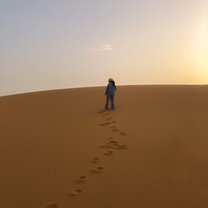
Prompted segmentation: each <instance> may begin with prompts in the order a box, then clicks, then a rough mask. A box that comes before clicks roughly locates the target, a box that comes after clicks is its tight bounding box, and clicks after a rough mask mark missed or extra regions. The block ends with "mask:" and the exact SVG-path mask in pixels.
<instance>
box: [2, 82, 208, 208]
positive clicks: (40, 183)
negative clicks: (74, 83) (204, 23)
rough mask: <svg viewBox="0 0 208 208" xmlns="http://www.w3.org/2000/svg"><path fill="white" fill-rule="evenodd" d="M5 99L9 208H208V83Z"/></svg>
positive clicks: (4, 159) (5, 176) (5, 189)
mask: <svg viewBox="0 0 208 208" xmlns="http://www.w3.org/2000/svg"><path fill="white" fill-rule="evenodd" d="M104 101H105V100H104V88H103V87H98V88H83V89H81V88H80V89H68V90H55V91H45V92H36V93H26V94H19V95H13V96H4V97H1V98H0V115H1V120H0V167H1V170H0V207H3V208H68V207H72V208H127V207H131V208H167V207H168V208H176V207H177V208H206V207H208V151H207V147H208V128H207V125H208V87H207V86H120V87H118V91H117V94H116V110H115V111H104V110H103V106H104Z"/></svg>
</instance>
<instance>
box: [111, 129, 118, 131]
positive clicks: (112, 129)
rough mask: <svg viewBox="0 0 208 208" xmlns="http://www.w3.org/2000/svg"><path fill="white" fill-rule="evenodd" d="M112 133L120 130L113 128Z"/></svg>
mask: <svg viewBox="0 0 208 208" xmlns="http://www.w3.org/2000/svg"><path fill="white" fill-rule="evenodd" d="M111 131H119V130H118V129H116V128H113V129H112V130H111Z"/></svg>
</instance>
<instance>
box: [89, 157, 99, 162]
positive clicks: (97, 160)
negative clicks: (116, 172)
mask: <svg viewBox="0 0 208 208" xmlns="http://www.w3.org/2000/svg"><path fill="white" fill-rule="evenodd" d="M91 162H92V163H99V162H100V158H99V157H95V158H93V159H92V160H91Z"/></svg>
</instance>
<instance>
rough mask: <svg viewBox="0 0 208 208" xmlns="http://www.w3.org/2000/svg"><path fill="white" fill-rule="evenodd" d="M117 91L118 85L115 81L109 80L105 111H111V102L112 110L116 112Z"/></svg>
mask: <svg viewBox="0 0 208 208" xmlns="http://www.w3.org/2000/svg"><path fill="white" fill-rule="evenodd" d="M115 91H116V85H115V81H114V80H113V79H112V78H109V79H108V85H107V87H106V90H105V95H106V104H105V109H106V110H109V102H110V105H111V107H110V109H112V110H114V109H115V105H114V95H115Z"/></svg>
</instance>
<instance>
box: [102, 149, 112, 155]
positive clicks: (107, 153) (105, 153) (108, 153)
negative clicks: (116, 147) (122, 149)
mask: <svg viewBox="0 0 208 208" xmlns="http://www.w3.org/2000/svg"><path fill="white" fill-rule="evenodd" d="M103 154H104V155H106V156H111V155H113V151H110V150H109V151H107V152H104V153H103Z"/></svg>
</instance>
